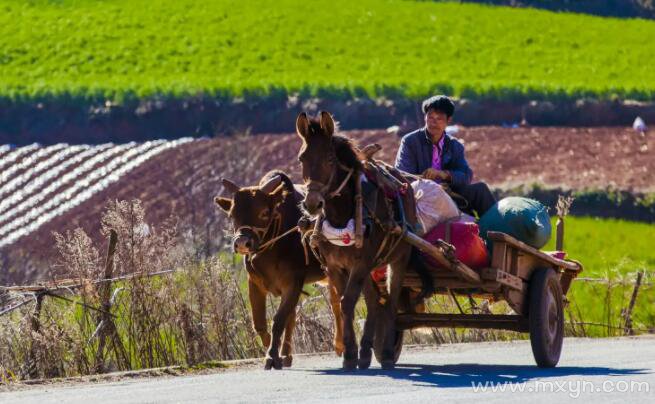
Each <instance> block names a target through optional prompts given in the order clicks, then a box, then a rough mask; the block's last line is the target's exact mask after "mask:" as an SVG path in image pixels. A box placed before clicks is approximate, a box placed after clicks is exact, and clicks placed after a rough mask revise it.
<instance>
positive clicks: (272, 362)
mask: <svg viewBox="0 0 655 404" xmlns="http://www.w3.org/2000/svg"><path fill="white" fill-rule="evenodd" d="M271 368H273V369H276V370H280V369H282V358H266V364H265V365H264V369H266V370H271Z"/></svg>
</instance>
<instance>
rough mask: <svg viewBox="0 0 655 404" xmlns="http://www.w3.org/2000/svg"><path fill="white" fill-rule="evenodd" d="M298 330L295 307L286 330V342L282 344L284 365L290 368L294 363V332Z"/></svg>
mask: <svg viewBox="0 0 655 404" xmlns="http://www.w3.org/2000/svg"><path fill="white" fill-rule="evenodd" d="M294 328H296V307H295V306H294V307H293V310H291V313H289V317H288V318H287V326H286V327H285V329H284V342H282V365H283V366H285V367H290V366H291V364H292V363H293V330H294Z"/></svg>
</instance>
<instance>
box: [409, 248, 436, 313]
mask: <svg viewBox="0 0 655 404" xmlns="http://www.w3.org/2000/svg"><path fill="white" fill-rule="evenodd" d="M409 266H410V268H412V269H414V271H416V273H417V274H418V277H419V279H421V293H419V294H418V296H417V297H416V301H417V303H419V302H420V301H421V300H423V299H425V298H426V297H428V296H430V295H431V294H432V293H434V283H433V282H432V275H431V274H430V269H429V268H428V266H427V265H426V263H425V259H424V258H423V255H422V254H421V252H420V251H419V249H418V248H416V247H412V252H411V254H410V256H409Z"/></svg>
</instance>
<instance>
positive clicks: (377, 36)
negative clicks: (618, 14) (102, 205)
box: [0, 0, 655, 99]
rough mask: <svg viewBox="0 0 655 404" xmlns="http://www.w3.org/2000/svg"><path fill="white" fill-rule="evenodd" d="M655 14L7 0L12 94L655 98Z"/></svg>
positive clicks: (3, 68)
mask: <svg viewBox="0 0 655 404" xmlns="http://www.w3.org/2000/svg"><path fill="white" fill-rule="evenodd" d="M653 37H655V21H646V20H619V19H605V18H598V17H591V16H584V15H576V14H558V13H551V12H546V11H538V10H531V9H511V8H505V7H486V6H480V5H473V4H466V5H462V4H452V3H450V4H448V3H447V4H443V3H441V4H440V3H433V2H413V1H377V0H362V1H358V2H350V1H344V0H330V1H324V0H317V1H311V2H303V1H289V0H280V1H276V2H274V3H271V2H264V1H252V2H250V1H249V2H240V1H228V0H217V1H213V2H207V3H205V2H195V1H193V0H178V1H175V2H173V1H144V0H134V1H125V0H115V1H91V0H81V1H70V0H61V1H43V0H34V1H31V2H27V3H26V2H23V1H18V0H5V1H3V2H2V3H0V96H5V97H10V98H24V97H27V98H30V97H33V96H35V95H40V96H43V95H47V94H62V93H67V94H73V95H75V96H80V95H81V96H93V95H99V96H106V95H111V94H116V93H118V94H126V93H128V94H132V93H133V94H135V95H137V96H141V95H146V94H152V93H155V92H163V93H172V94H176V95H180V94H189V93H195V92H198V91H207V92H219V93H227V94H240V93H242V92H243V91H244V90H245V91H255V92H262V91H263V92H267V91H270V90H271V89H272V88H275V89H284V90H291V91H295V90H299V89H301V90H302V89H304V90H307V91H311V92H313V93H319V94H320V90H319V89H337V90H346V91H354V92H355V93H361V92H362V91H364V92H366V93H368V94H369V95H380V94H387V95H391V94H398V93H400V95H409V96H419V95H424V94H428V93H431V92H433V91H435V90H436V91H445V92H448V93H454V94H460V95H461V94H463V95H468V96H471V95H473V96H474V95H476V94H477V95H483V96H485V95H486V96H492V97H498V98H504V97H506V96H508V95H510V94H515V93H517V92H520V93H530V94H531V95H533V96H535V95H536V96H538V95H544V94H550V95H553V94H560V95H561V94H569V95H570V94H574V95H580V94H582V93H594V94H595V95H601V96H611V95H612V94H623V95H628V96H632V97H635V98H641V99H652V98H653V94H654V93H655V70H654V69H651V68H650V67H649V66H648V61H649V60H650V59H651V58H652V54H653V51H654V50H655V45H654V44H653V43H652V41H649V40H648V39H649V38H653Z"/></svg>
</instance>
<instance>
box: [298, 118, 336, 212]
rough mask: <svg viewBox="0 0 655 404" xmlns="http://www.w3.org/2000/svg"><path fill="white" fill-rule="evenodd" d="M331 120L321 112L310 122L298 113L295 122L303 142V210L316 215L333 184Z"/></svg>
mask: <svg viewBox="0 0 655 404" xmlns="http://www.w3.org/2000/svg"><path fill="white" fill-rule="evenodd" d="M334 126H335V125H334V120H333V119H332V115H330V113H328V112H325V111H321V112H320V113H319V116H318V117H317V119H309V118H308V117H307V114H305V113H304V112H301V113H300V114H299V115H298V118H297V119H296V133H297V134H298V136H300V138H301V139H302V146H301V148H300V152H299V153H298V160H299V161H300V165H301V166H302V178H303V181H304V183H305V186H306V187H307V194H306V196H305V199H304V201H303V203H302V204H303V208H304V209H305V210H306V211H307V213H309V214H310V215H316V214H317V213H318V212H319V211H320V210H321V209H323V207H324V205H325V193H326V192H327V190H328V188H329V187H330V185H331V182H333V178H334V176H335V174H336V170H337V159H336V154H335V151H334V147H333V145H332V137H333V135H334Z"/></svg>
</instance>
